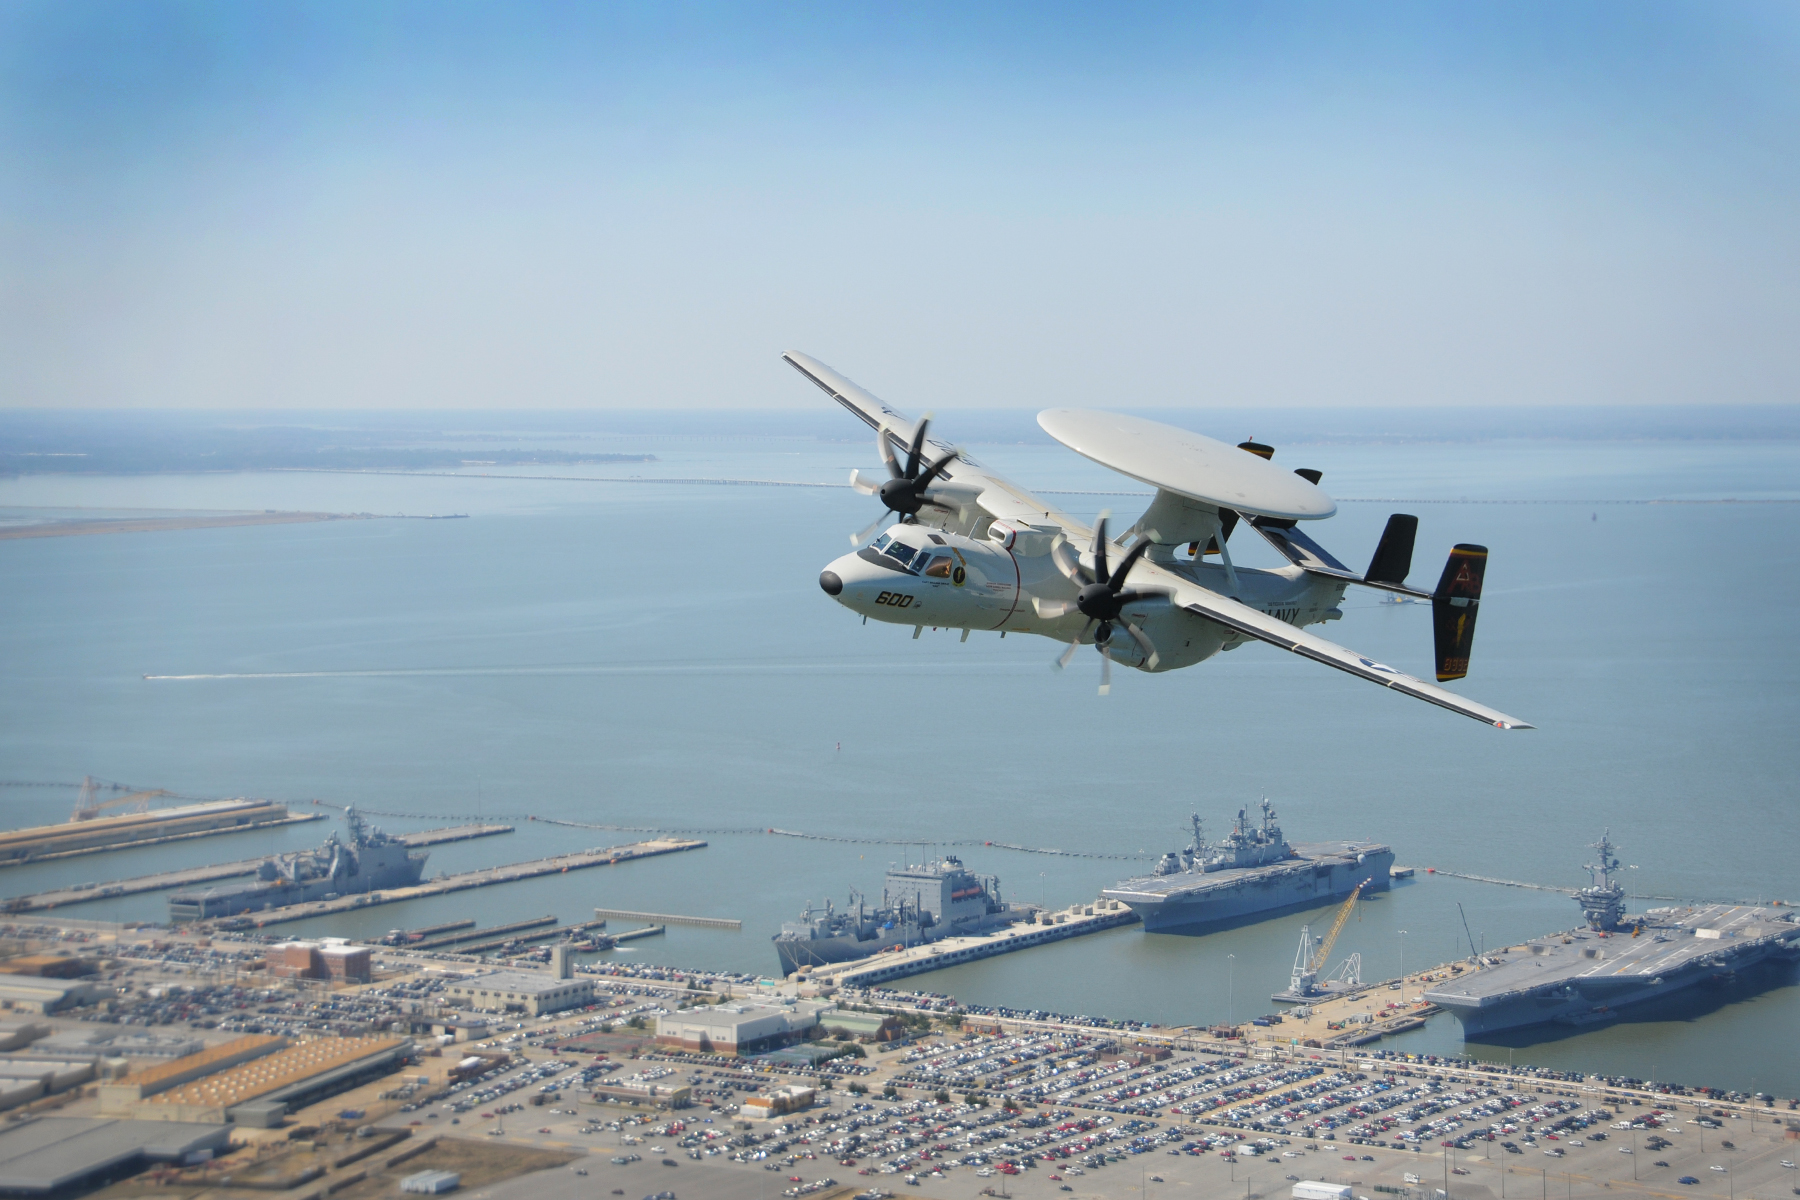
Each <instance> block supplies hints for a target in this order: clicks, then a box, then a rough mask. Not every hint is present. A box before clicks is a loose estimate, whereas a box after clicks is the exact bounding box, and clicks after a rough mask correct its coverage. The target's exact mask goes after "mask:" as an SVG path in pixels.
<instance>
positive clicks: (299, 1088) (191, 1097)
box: [101, 1037, 413, 1129]
mask: <svg viewBox="0 0 1800 1200" xmlns="http://www.w3.org/2000/svg"><path fill="white" fill-rule="evenodd" d="M239 1040H240V1041H242V1040H244V1039H239ZM271 1040H276V1041H279V1040H281V1039H271ZM226 1045H227V1046H230V1045H233V1043H227V1044H226ZM209 1053H210V1052H209ZM412 1054H413V1041H412V1039H411V1038H401V1037H347V1038H329V1037H327V1038H315V1039H313V1040H311V1041H305V1042H300V1043H298V1044H296V1045H293V1046H289V1047H287V1048H286V1049H278V1050H276V1051H275V1052H274V1053H272V1054H263V1055H260V1056H258V1057H254V1058H251V1059H249V1060H248V1061H244V1062H240V1063H239V1064H238V1065H236V1066H233V1067H230V1068H229V1069H226V1070H222V1071H219V1070H215V1071H214V1072H209V1073H207V1074H203V1075H201V1076H199V1077H198V1078H193V1079H191V1080H189V1081H185V1082H182V1083H180V1084H179V1085H177V1086H173V1087H171V1086H167V1078H166V1077H164V1076H162V1075H159V1074H158V1073H159V1072H169V1073H170V1074H173V1073H174V1070H173V1069H174V1068H179V1067H180V1066H181V1065H182V1063H183V1062H184V1061H185V1060H180V1059H178V1060H176V1061H175V1062H173V1063H164V1064H162V1066H160V1067H153V1068H151V1070H150V1071H147V1072H145V1073H144V1074H145V1075H146V1076H150V1077H151V1079H150V1080H149V1081H148V1082H149V1083H151V1084H152V1085H161V1086H159V1087H158V1090H156V1091H155V1092H154V1093H153V1094H152V1093H149V1092H146V1093H145V1094H144V1095H143V1096H142V1098H141V1099H138V1100H136V1101H135V1102H131V1101H127V1100H126V1098H125V1097H124V1096H123V1094H122V1093H121V1094H120V1095H118V1096H115V1098H114V1099H113V1102H112V1104H111V1106H110V1107H109V1106H108V1097H107V1095H106V1093H107V1092H108V1091H110V1090H111V1088H110V1087H104V1086H103V1087H102V1088H101V1112H102V1113H107V1112H109V1111H110V1112H118V1111H121V1110H123V1111H125V1112H128V1113H129V1114H130V1115H131V1116H133V1117H135V1118H137V1119H138V1120H141V1121H190V1122H198V1123H202V1124H224V1123H226V1122H232V1123H235V1124H240V1125H247V1126H251V1127H253V1128H259V1129H268V1128H273V1127H275V1126H276V1125H279V1124H280V1123H281V1118H282V1117H284V1116H286V1115H287V1114H288V1113H289V1112H291V1111H293V1110H294V1109H296V1108H303V1107H305V1106H306V1105H308V1104H312V1103H314V1102H315V1101H319V1100H323V1099H324V1098H325V1097H327V1096H332V1095H336V1094H337V1093H338V1092H342V1091H346V1090H348V1089H350V1088H353V1087H357V1086H359V1085H361V1084H364V1083H367V1082H368V1081H369V1080H371V1079H375V1078H377V1077H379V1076H382V1075H385V1074H388V1073H389V1072H391V1071H394V1070H397V1069H399V1067H400V1065H401V1064H402V1063H404V1062H405V1061H406V1060H407V1059H408V1058H410V1057H412ZM195 1057H200V1056H195ZM129 1082H134V1081H130V1080H128V1083H129ZM135 1082H137V1083H138V1084H140V1086H141V1085H143V1084H144V1083H145V1082H146V1081H145V1080H144V1078H143V1077H139V1078H138V1079H137V1080H135Z"/></svg>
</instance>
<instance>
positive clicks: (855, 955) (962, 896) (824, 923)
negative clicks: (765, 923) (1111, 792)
mask: <svg viewBox="0 0 1800 1200" xmlns="http://www.w3.org/2000/svg"><path fill="white" fill-rule="evenodd" d="M1029 911H1030V910H1026V909H1015V908H1014V907H1013V906H1012V905H1010V904H1008V903H1007V902H1006V901H1005V900H1004V899H1002V898H1001V895H1000V880H999V878H998V877H996V876H993V875H976V874H974V873H972V872H970V871H969V870H968V869H967V868H965V867H964V866H963V865H962V860H961V859H958V858H956V857H955V856H953V855H948V854H946V855H945V856H944V857H943V858H941V859H939V860H937V861H935V862H930V863H926V864H925V865H924V866H908V867H893V868H890V869H889V871H888V873H887V881H886V884H885V885H884V887H883V888H882V896H881V904H880V905H879V906H878V907H875V908H870V907H869V906H868V903H867V901H866V900H865V898H864V897H863V895H862V893H860V892H857V891H855V890H852V891H851V893H850V902H849V904H848V905H847V906H846V907H844V908H843V909H836V908H833V907H832V903H831V901H830V900H827V901H825V907H824V908H822V909H819V908H814V907H813V906H812V902H811V901H808V902H807V905H806V911H805V912H803V913H801V914H800V919H799V920H798V921H788V922H786V923H784V924H783V925H782V927H781V932H780V933H778V934H776V935H775V938H774V941H775V954H776V956H777V957H778V958H780V960H781V973H782V974H783V975H792V974H793V973H794V972H795V971H798V970H800V969H801V968H802V967H821V966H825V965H827V964H829V963H840V962H850V961H852V960H854V959H859V958H867V957H869V956H870V955H871V954H880V953H881V952H883V951H885V950H894V949H904V948H906V947H910V946H922V945H924V944H925V943H927V942H935V941H937V940H938V939H940V938H946V937H950V936H952V935H959V934H971V933H983V932H987V931H989V930H993V929H999V928H1002V927H1004V926H1006V925H1008V924H1010V923H1012V922H1013V921H1018V920H1023V919H1024V918H1025V917H1026V916H1027V915H1028V912H1029Z"/></svg>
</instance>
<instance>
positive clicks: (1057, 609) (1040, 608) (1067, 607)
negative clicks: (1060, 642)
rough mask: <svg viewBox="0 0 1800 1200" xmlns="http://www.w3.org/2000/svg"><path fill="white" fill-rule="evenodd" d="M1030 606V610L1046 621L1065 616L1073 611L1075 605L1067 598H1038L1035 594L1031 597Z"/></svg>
mask: <svg viewBox="0 0 1800 1200" xmlns="http://www.w3.org/2000/svg"><path fill="white" fill-rule="evenodd" d="M1031 608H1032V611H1034V612H1036V613H1037V615H1038V616H1040V617H1042V618H1044V620H1046V621H1054V620H1056V618H1058V617H1066V616H1068V615H1069V614H1070V613H1072V612H1074V611H1075V606H1074V605H1073V604H1071V603H1069V602H1068V601H1067V600H1040V599H1038V598H1037V597H1036V596H1033V597H1032V598H1031Z"/></svg>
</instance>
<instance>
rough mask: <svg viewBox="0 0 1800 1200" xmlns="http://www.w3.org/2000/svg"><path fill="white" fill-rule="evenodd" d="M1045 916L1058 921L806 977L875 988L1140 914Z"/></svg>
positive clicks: (1111, 910) (1094, 909)
mask: <svg viewBox="0 0 1800 1200" xmlns="http://www.w3.org/2000/svg"><path fill="white" fill-rule="evenodd" d="M1109 903H1110V902H1109ZM1043 915H1044V916H1048V917H1050V918H1051V919H1052V920H1053V921H1055V922H1057V923H1055V924H1050V925H1043V924H1037V923H1031V924H1027V923H1024V922H1020V923H1019V924H1016V925H1009V926H1007V927H1006V928H1005V929H1000V930H996V931H995V932H993V933H984V934H976V935H974V936H971V937H947V938H943V939H941V940H939V941H935V942H928V943H927V944H925V945H923V946H913V947H911V948H909V949H906V950H895V951H891V952H889V953H886V954H876V955H872V956H871V957H869V958H859V959H857V960H855V961H854V962H845V963H831V964H829V965H827V966H823V967H815V968H814V969H813V970H812V971H810V972H808V974H807V976H806V977H807V978H809V979H813V980H818V981H820V982H830V983H834V984H838V985H840V986H843V987H871V986H874V985H878V984H883V983H887V982H888V981H890V980H894V979H902V978H905V977H906V976H908V975H922V974H924V973H925V972H927V971H936V970H940V969H942V968H944V967H953V966H956V965H957V964H958V963H966V962H974V961H975V960H976V959H979V958H992V957H994V956H995V955H997V954H1010V953H1012V952H1013V951H1015V950H1027V949H1030V948H1031V947H1032V946H1043V945H1046V944H1048V943H1050V942H1060V941H1062V940H1064V939H1065V938H1072V937H1080V936H1081V935H1082V934H1085V933H1098V932H1100V931H1101V930H1102V929H1115V928H1117V927H1118V926H1120V925H1133V924H1136V923H1137V919H1138V918H1137V914H1136V913H1134V912H1132V911H1131V910H1130V909H1129V908H1126V907H1125V906H1124V905H1122V904H1119V905H1116V906H1115V907H1108V908H1100V907H1098V906H1090V905H1078V906H1076V907H1075V908H1073V909H1068V910H1065V911H1062V912H1057V913H1045V914H1043Z"/></svg>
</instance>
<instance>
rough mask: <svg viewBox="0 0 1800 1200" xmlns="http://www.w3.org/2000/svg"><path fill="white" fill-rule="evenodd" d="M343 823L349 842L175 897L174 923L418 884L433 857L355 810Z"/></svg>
mask: <svg viewBox="0 0 1800 1200" xmlns="http://www.w3.org/2000/svg"><path fill="white" fill-rule="evenodd" d="M344 823H345V824H346V825H348V826H349V827H350V840H349V841H348V842H340V841H339V840H338V836H337V834H335V833H333V834H332V835H331V836H330V837H328V838H326V839H325V844H324V845H323V846H320V847H319V848H318V849H317V850H303V851H300V852H299V853H297V854H283V855H280V856H278V857H276V858H268V859H264V860H263V862H262V864H261V865H260V866H258V867H257V869H256V878H255V879H253V880H250V881H249V882H246V883H228V884H224V885H222V886H220V887H213V888H199V889H195V890H191V891H180V892H172V893H170V895H169V918H170V919H171V920H174V921H196V920H205V919H207V918H209V917H229V916H235V915H236V914H238V913H247V912H258V911H261V910H262V909H265V908H280V907H281V906H283V905H286V904H300V903H303V902H305V901H308V900H335V899H337V898H338V897H339V896H349V895H354V894H358V893H363V892H373V891H378V890H380V889H381V888H402V887H411V886H412V885H414V884H416V883H418V882H419V876H420V874H421V873H422V872H423V871H424V870H425V860H426V858H427V857H429V854H428V852H426V851H423V850H412V849H409V848H408V846H407V844H406V843H405V842H404V841H402V840H401V839H399V838H396V837H389V836H388V835H387V834H385V833H383V832H382V831H381V830H379V829H377V828H375V827H373V826H369V825H364V824H363V820H362V816H361V815H360V814H359V813H358V812H357V811H356V810H355V809H354V808H347V809H345V810H344Z"/></svg>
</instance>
